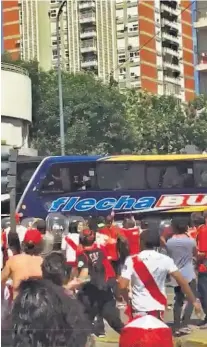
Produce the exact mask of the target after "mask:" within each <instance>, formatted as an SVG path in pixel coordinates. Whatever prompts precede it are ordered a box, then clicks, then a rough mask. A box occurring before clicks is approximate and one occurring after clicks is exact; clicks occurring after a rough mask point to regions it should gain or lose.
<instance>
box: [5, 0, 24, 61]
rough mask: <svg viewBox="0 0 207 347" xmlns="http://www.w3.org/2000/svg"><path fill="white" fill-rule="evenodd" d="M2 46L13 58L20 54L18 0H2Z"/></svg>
mask: <svg viewBox="0 0 207 347" xmlns="http://www.w3.org/2000/svg"><path fill="white" fill-rule="evenodd" d="M1 6H2V31H3V33H2V41H3V42H2V46H3V47H2V48H3V50H4V51H6V52H9V53H10V54H11V56H12V58H13V59H18V58H19V56H20V26H19V7H18V0H14V1H7V0H2V4H1Z"/></svg>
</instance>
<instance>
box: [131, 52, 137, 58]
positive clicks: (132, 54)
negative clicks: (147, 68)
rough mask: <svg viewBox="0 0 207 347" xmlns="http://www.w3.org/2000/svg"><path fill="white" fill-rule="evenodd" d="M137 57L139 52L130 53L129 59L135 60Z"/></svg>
mask: <svg viewBox="0 0 207 347" xmlns="http://www.w3.org/2000/svg"><path fill="white" fill-rule="evenodd" d="M138 56H139V52H138V51H135V52H130V58H137V57H138Z"/></svg>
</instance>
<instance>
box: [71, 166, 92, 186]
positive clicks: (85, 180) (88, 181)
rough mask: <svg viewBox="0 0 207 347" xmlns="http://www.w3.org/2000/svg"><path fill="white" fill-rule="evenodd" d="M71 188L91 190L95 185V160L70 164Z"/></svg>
mask: <svg viewBox="0 0 207 347" xmlns="http://www.w3.org/2000/svg"><path fill="white" fill-rule="evenodd" d="M70 178H71V190H72V191H73V192H76V191H81V190H93V189H95V186H96V174H95V162H94V163H90V162H81V163H75V162H74V163H71V164H70Z"/></svg>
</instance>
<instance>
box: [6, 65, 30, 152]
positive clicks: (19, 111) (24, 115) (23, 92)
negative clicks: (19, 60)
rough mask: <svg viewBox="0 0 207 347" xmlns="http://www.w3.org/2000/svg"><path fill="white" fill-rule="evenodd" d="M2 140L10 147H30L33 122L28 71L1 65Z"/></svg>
mask: <svg viewBox="0 0 207 347" xmlns="http://www.w3.org/2000/svg"><path fill="white" fill-rule="evenodd" d="M1 116H2V119H1V140H2V141H3V142H5V143H6V144H7V145H10V146H20V147H21V146H22V147H25V148H27V147H28V134H29V124H30V123H31V121H32V92H31V80H30V78H29V77H28V75H27V71H26V70H24V69H22V68H19V67H16V66H13V65H10V64H2V65H1Z"/></svg>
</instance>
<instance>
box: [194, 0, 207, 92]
mask: <svg viewBox="0 0 207 347" xmlns="http://www.w3.org/2000/svg"><path fill="white" fill-rule="evenodd" d="M194 28H195V29H196V39H197V44H196V50H197V51H196V52H195V53H196V70H197V74H198V86H199V90H198V92H199V93H201V94H206V95H207V1H203V0H202V1H196V8H195V22H194Z"/></svg>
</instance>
